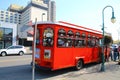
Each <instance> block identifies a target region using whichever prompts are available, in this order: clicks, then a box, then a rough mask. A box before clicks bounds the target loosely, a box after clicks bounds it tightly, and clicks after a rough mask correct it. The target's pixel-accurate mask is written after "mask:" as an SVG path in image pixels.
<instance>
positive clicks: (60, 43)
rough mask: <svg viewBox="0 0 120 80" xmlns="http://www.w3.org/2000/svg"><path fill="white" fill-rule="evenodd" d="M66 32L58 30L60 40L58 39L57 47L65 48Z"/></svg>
mask: <svg viewBox="0 0 120 80" xmlns="http://www.w3.org/2000/svg"><path fill="white" fill-rule="evenodd" d="M65 36H66V32H65V30H64V29H59V30H58V39H57V46H58V47H65V42H66V39H65Z"/></svg>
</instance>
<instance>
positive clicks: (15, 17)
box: [0, 10, 21, 24]
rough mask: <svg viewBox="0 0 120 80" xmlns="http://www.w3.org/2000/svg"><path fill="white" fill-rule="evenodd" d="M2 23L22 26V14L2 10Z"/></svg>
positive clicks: (0, 13)
mask: <svg viewBox="0 0 120 80" xmlns="http://www.w3.org/2000/svg"><path fill="white" fill-rule="evenodd" d="M0 21H1V22H6V23H14V24H21V14H20V13H18V12H11V11H3V10H0Z"/></svg>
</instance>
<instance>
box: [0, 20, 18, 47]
mask: <svg viewBox="0 0 120 80" xmlns="http://www.w3.org/2000/svg"><path fill="white" fill-rule="evenodd" d="M16 44H17V24H14V23H5V22H0V49H2V48H7V47H9V46H11V45H16Z"/></svg>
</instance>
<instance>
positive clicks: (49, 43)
mask: <svg viewBox="0 0 120 80" xmlns="http://www.w3.org/2000/svg"><path fill="white" fill-rule="evenodd" d="M42 35H43V42H42V43H43V44H42V45H43V48H42V50H43V51H42V52H43V53H42V54H43V55H42V56H43V57H42V58H43V61H44V63H43V65H45V66H51V60H52V55H53V54H52V53H53V51H54V50H53V37H54V36H53V35H54V32H53V28H50V27H47V28H43V34H42Z"/></svg>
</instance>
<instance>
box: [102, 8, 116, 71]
mask: <svg viewBox="0 0 120 80" xmlns="http://www.w3.org/2000/svg"><path fill="white" fill-rule="evenodd" d="M108 7H110V8H112V18H111V22H112V23H115V21H116V19H115V16H114V9H113V7H112V6H106V7H104V8H103V10H102V22H103V23H102V31H103V38H102V65H101V71H105V66H104V63H105V59H104V33H105V31H104V10H105V9H106V8H108Z"/></svg>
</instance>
